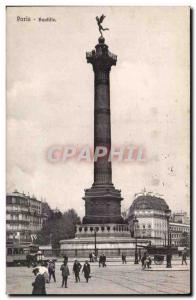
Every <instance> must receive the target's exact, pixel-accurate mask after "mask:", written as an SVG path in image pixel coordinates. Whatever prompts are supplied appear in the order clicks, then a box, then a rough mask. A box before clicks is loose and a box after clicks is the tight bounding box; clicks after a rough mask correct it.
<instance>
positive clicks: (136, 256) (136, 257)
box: [133, 216, 139, 265]
mask: <svg viewBox="0 0 196 300" xmlns="http://www.w3.org/2000/svg"><path fill="white" fill-rule="evenodd" d="M138 222H139V221H138V219H137V218H136V216H134V219H133V227H134V237H135V261H134V264H135V265H136V264H138V263H139V261H138V252H137V234H136V228H137V226H138Z"/></svg>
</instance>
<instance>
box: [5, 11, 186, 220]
mask: <svg viewBox="0 0 196 300" xmlns="http://www.w3.org/2000/svg"><path fill="white" fill-rule="evenodd" d="M102 13H103V14H104V15H106V18H105V20H104V23H103V25H104V26H105V27H109V29H110V30H109V31H106V32H104V36H105V40H106V44H107V45H108V46H109V50H110V51H111V52H113V53H114V54H116V55H117V57H118V58H117V65H116V66H114V67H112V70H111V74H110V96H111V99H110V101H111V131H112V144H113V145H118V146H121V145H130V144H131V145H136V146H140V147H142V148H143V149H145V153H146V159H145V161H143V162H141V161H132V162H126V163H125V162H117V161H115V162H113V166H112V173H113V176H112V177H113V183H114V185H115V187H116V188H118V189H121V192H122V197H123V198H124V200H123V201H122V210H125V209H127V208H128V207H129V206H130V205H131V203H132V201H133V199H134V195H135V194H136V193H139V192H141V190H143V189H144V188H145V189H146V190H147V191H151V192H154V193H158V194H161V195H162V197H163V198H164V199H165V200H166V202H167V203H168V205H169V206H170V208H171V209H172V210H174V211H181V210H183V211H189V203H190V193H189V189H190V178H189V168H190V165H189V155H190V151H189V147H190V145H189V130H190V128H189V117H190V116H189V114H190V111H189V109H190V107H189V98H190V95H189V85H190V82H189V69H190V67H189V66H190V62H189V44H190V40H189V8H188V7H9V8H7V192H11V191H13V190H14V189H17V190H18V191H20V192H22V191H24V192H25V193H30V195H33V194H34V195H35V196H36V197H37V198H38V199H41V198H42V199H45V200H46V201H48V203H49V204H50V205H51V207H52V208H56V207H58V208H59V209H61V210H67V209H69V208H74V209H76V210H77V212H78V213H79V215H80V216H83V215H84V201H83V200H82V197H83V196H84V189H86V188H90V187H91V185H92V183H93V163H90V162H85V161H83V162H78V161H77V160H76V159H70V160H69V161H67V162H62V161H60V162H59V163H51V162H49V161H48V159H47V153H48V149H49V148H50V147H51V146H54V145H62V146H63V145H76V146H77V147H78V148H81V147H83V146H84V145H89V146H93V130H94V128H93V122H94V121H93V114H94V113H93V111H94V107H93V106H94V99H93V97H94V83H93V80H94V79H93V71H92V66H91V65H90V64H87V62H86V57H85V56H86V51H91V50H93V49H94V46H95V45H96V44H97V40H98V37H99V32H98V28H97V25H96V20H95V17H96V16H97V15H98V16H100V15H101V14H102ZM17 17H20V20H22V18H24V17H30V18H31V21H17ZM39 17H41V18H47V17H51V18H54V19H55V20H56V21H55V22H39V21H38V18H39Z"/></svg>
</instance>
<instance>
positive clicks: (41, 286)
mask: <svg viewBox="0 0 196 300" xmlns="http://www.w3.org/2000/svg"><path fill="white" fill-rule="evenodd" d="M33 274H34V275H35V281H34V282H33V283H32V286H33V291H32V295H46V286H45V278H44V275H42V274H40V273H39V268H34V269H33Z"/></svg>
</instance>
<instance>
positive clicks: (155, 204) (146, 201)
mask: <svg viewBox="0 0 196 300" xmlns="http://www.w3.org/2000/svg"><path fill="white" fill-rule="evenodd" d="M136 209H141V210H143V209H154V210H162V211H165V210H167V209H169V206H168V205H167V203H166V201H165V200H164V199H162V198H159V197H156V196H151V195H142V196H138V197H137V198H136V199H135V200H134V201H133V203H132V205H131V206H130V209H129V213H131V212H133V211H134V210H136Z"/></svg>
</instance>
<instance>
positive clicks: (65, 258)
mask: <svg viewBox="0 0 196 300" xmlns="http://www.w3.org/2000/svg"><path fill="white" fill-rule="evenodd" d="M63 262H64V263H66V264H67V263H68V256H67V255H66V254H65V255H64V260H63Z"/></svg>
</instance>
